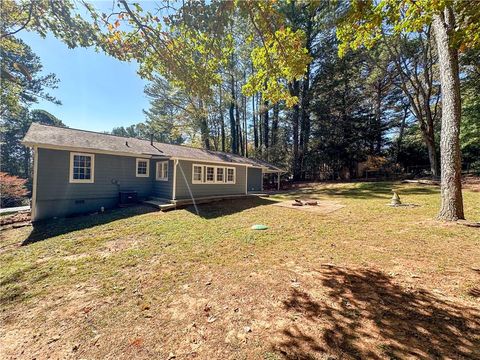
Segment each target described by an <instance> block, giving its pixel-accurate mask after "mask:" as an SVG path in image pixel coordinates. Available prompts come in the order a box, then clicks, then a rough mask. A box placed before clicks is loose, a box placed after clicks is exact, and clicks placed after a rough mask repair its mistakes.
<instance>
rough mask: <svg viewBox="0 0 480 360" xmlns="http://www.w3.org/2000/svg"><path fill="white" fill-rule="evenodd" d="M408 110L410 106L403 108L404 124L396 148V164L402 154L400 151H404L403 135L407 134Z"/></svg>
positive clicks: (402, 123) (401, 125)
mask: <svg viewBox="0 0 480 360" xmlns="http://www.w3.org/2000/svg"><path fill="white" fill-rule="evenodd" d="M408 108H409V105H408V104H407V105H404V106H403V117H402V122H401V123H400V131H399V133H398V138H397V144H396V148H395V162H398V156H399V154H400V150H401V149H402V143H403V135H404V134H405V125H406V124H407V116H408Z"/></svg>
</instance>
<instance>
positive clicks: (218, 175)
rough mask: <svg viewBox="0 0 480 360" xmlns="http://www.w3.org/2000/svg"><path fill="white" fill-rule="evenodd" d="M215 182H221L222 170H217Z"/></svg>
mask: <svg viewBox="0 0 480 360" xmlns="http://www.w3.org/2000/svg"><path fill="white" fill-rule="evenodd" d="M217 181H219V182H223V168H217Z"/></svg>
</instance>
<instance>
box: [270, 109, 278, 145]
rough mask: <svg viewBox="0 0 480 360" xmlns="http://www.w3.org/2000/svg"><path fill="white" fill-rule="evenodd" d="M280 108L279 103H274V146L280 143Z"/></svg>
mask: <svg viewBox="0 0 480 360" xmlns="http://www.w3.org/2000/svg"><path fill="white" fill-rule="evenodd" d="M279 112H280V109H279V107H278V103H276V104H275V105H273V117H272V146H277V145H278V116H279Z"/></svg>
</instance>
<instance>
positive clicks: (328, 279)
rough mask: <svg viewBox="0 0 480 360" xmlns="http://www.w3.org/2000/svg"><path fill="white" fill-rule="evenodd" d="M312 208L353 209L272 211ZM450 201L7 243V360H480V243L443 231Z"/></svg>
mask: <svg viewBox="0 0 480 360" xmlns="http://www.w3.org/2000/svg"><path fill="white" fill-rule="evenodd" d="M392 187H395V188H396V189H397V190H398V192H399V195H400V197H401V199H402V201H404V202H408V203H415V204H418V205H419V206H418V207H411V208H391V207H388V206H386V204H387V203H388V202H389V199H390V197H391V192H390V190H391V189H392ZM300 194H303V195H305V196H308V197H309V198H318V199H321V200H322V199H323V200H334V201H338V202H339V203H341V204H343V205H346V206H345V207H344V208H342V209H340V210H338V211H336V212H333V213H331V214H328V215H319V214H313V213H309V212H303V211H299V210H295V209H288V208H282V207H278V206H272V204H273V203H274V202H275V201H278V200H284V199H289V198H294V197H296V196H299V195H300ZM439 200H440V199H439V194H438V188H436V187H432V186H418V185H410V184H409V185H400V184H392V183H355V184H326V185H317V186H314V187H307V188H302V189H300V190H297V191H295V192H291V193H287V194H285V193H284V194H282V195H277V196H273V197H270V198H265V199H245V200H235V201H225V202H219V203H214V204H209V205H202V206H200V207H199V213H198V214H197V213H196V212H195V209H194V208H187V209H183V210H177V211H172V212H168V213H160V212H154V211H152V209H150V208H143V207H138V208H130V209H123V210H115V211H112V212H109V213H105V214H101V215H92V216H84V217H76V218H71V219H64V220H56V221H50V222H48V223H46V224H44V225H39V226H37V227H35V228H34V229H32V228H31V227H25V228H20V229H12V230H7V231H4V232H2V234H1V240H0V307H1V312H0V358H1V359H9V358H27V359H31V358H37V359H44V358H82V359H92V358H98V359H101V358H102V359H103V358H107V359H119V358H122V359H133V358H140V359H190V358H198V359H284V358H288V359H311V358H312V359H316V358H319V359H350V358H352V359H353V358H355V359H357V358H358V359H360V358H373V359H385V358H387V359H388V358H391V359H397V358H398V359H403V358H424V359H431V358H454V359H457V358H480V229H479V228H471V227H466V226H463V225H458V224H453V225H452V224H445V223H440V222H436V221H434V220H433V218H434V216H435V214H436V212H437V209H438V208H439ZM464 200H465V210H466V214H467V216H468V218H469V219H471V220H477V221H479V220H480V206H479V204H480V192H478V191H473V190H466V191H464ZM258 223H259V224H266V225H268V226H269V229H268V230H266V231H253V230H250V226H251V225H252V224H258Z"/></svg>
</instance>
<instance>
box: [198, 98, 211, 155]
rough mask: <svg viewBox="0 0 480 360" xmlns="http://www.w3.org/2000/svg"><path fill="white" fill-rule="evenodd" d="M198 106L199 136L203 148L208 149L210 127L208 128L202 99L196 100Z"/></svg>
mask: <svg viewBox="0 0 480 360" xmlns="http://www.w3.org/2000/svg"><path fill="white" fill-rule="evenodd" d="M198 107H199V110H200V118H199V119H198V120H199V124H200V136H201V139H202V143H203V146H204V147H205V149H207V150H210V129H209V128H208V118H207V116H206V114H207V112H206V111H205V109H204V108H203V101H202V100H199V101H198Z"/></svg>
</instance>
